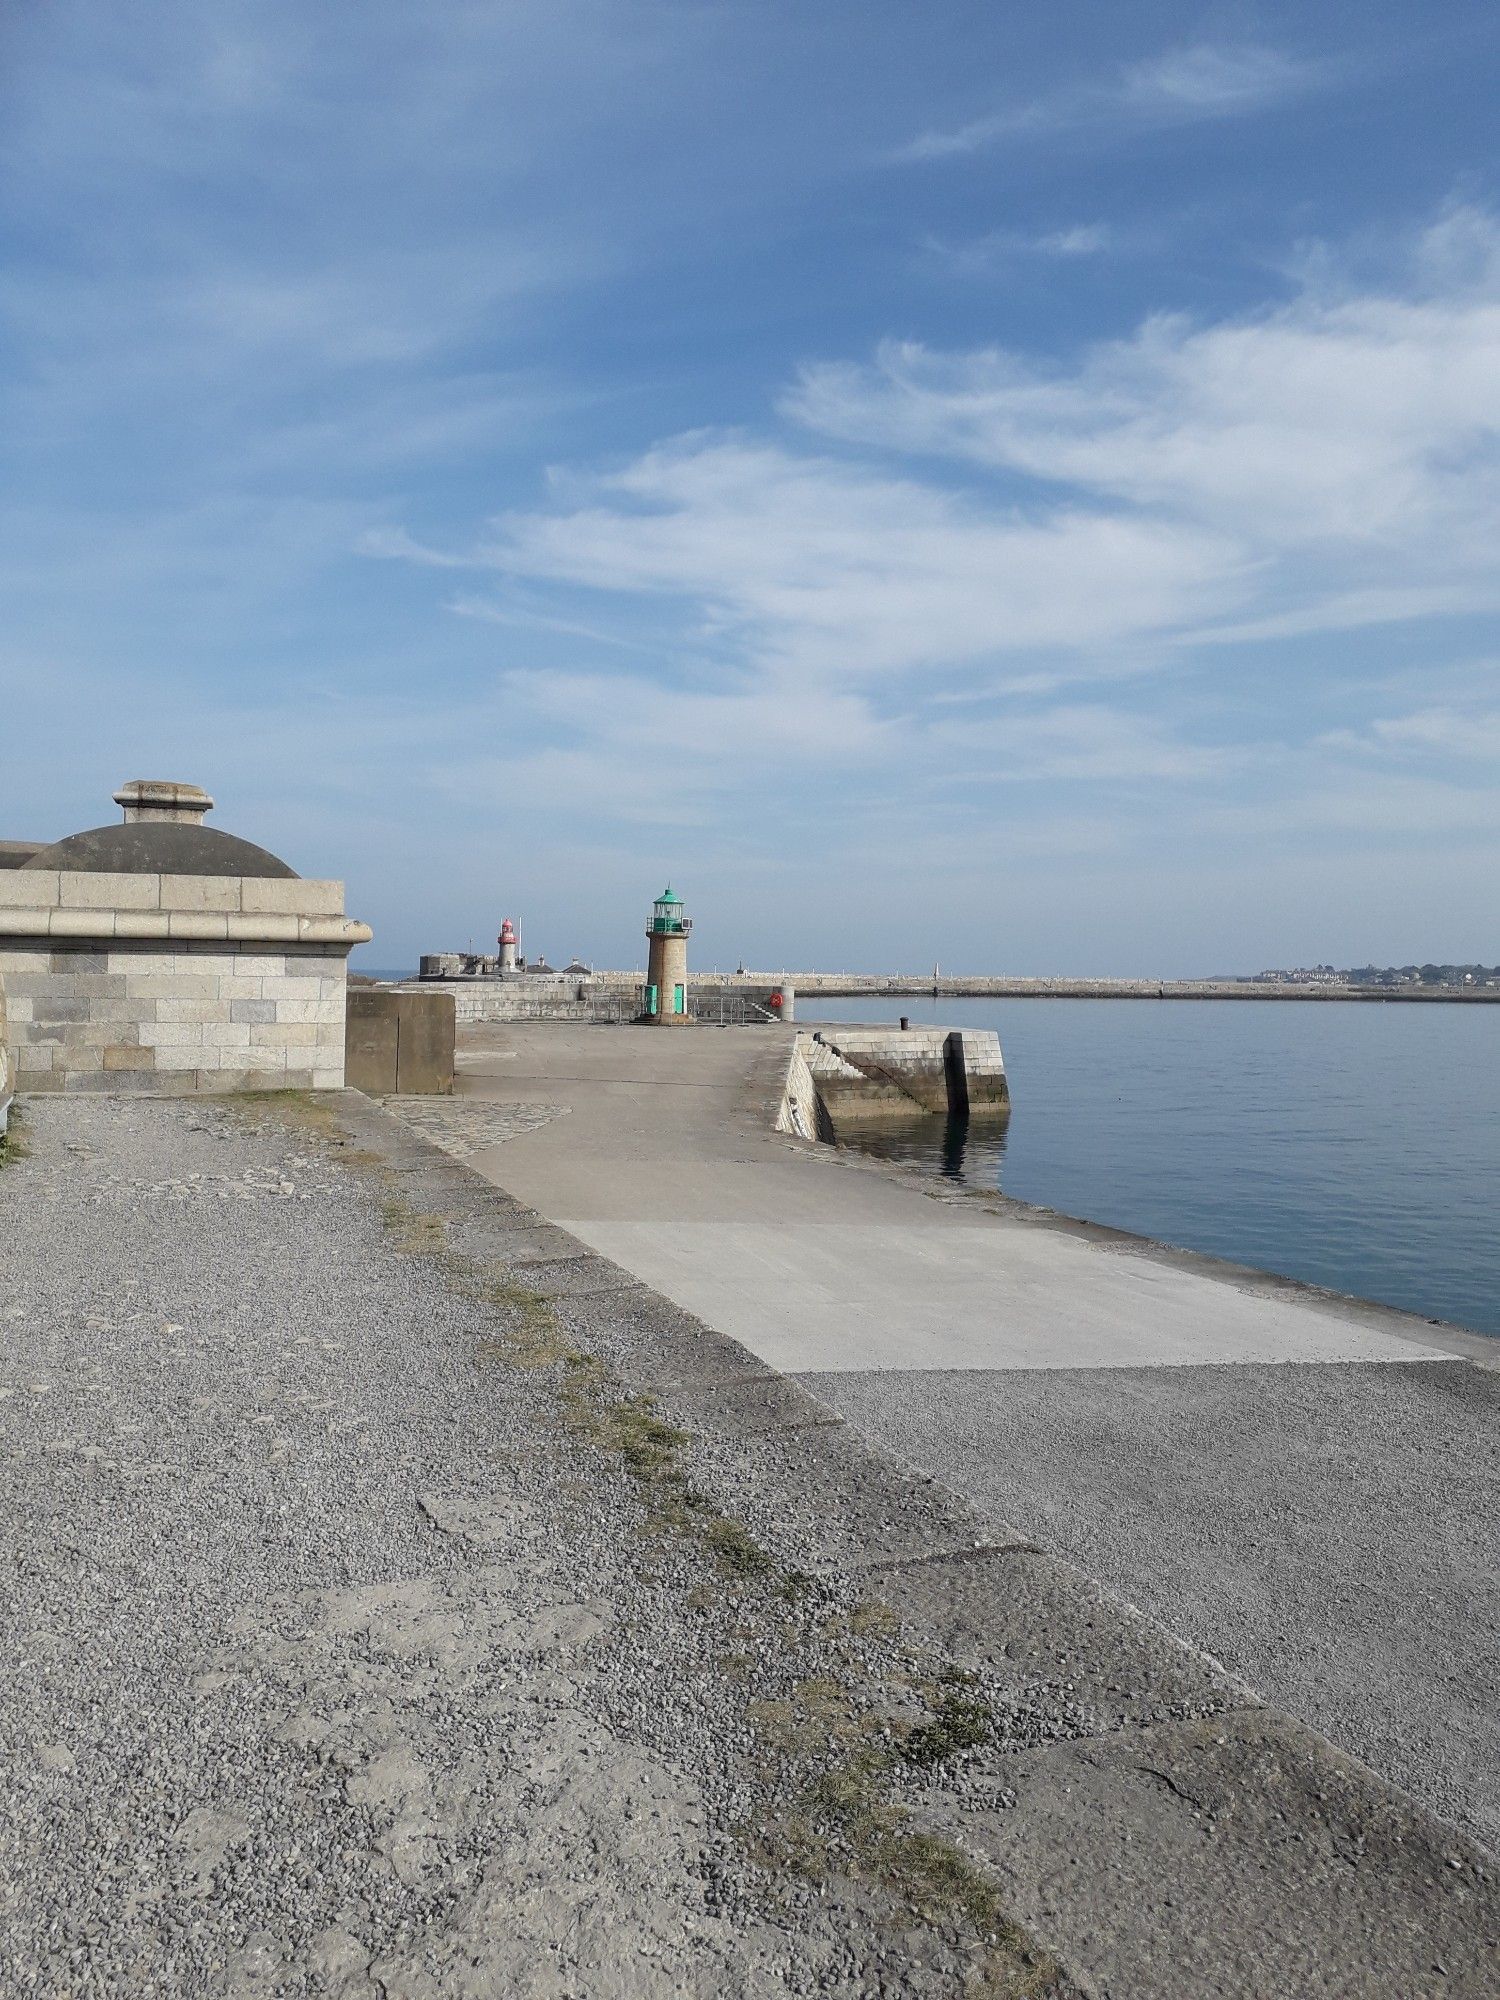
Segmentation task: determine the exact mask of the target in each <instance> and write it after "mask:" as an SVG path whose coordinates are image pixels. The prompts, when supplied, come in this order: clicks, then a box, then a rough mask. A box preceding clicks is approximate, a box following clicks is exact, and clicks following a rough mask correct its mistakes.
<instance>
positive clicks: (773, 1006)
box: [766, 993, 785, 1014]
mask: <svg viewBox="0 0 1500 2000" xmlns="http://www.w3.org/2000/svg"><path fill="white" fill-rule="evenodd" d="M784 1004H785V1003H784V1002H783V1000H782V997H781V995H780V994H779V993H773V994H772V995H771V997H770V999H769V1000H768V1001H767V1002H766V1005H767V1006H768V1007H769V1008H770V1010H771V1012H772V1013H773V1014H779V1013H780V1012H781V1009H782V1007H783V1005H784Z"/></svg>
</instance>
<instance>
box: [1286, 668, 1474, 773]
mask: <svg viewBox="0 0 1500 2000" xmlns="http://www.w3.org/2000/svg"><path fill="white" fill-rule="evenodd" d="M1494 684H1495V685H1496V686H1497V687H1500V667H1497V668H1496V669H1495V682H1494ZM1323 741H1324V742H1325V743H1326V744H1327V745H1328V746H1329V747H1330V748H1332V749H1337V750H1350V751H1354V752H1356V753H1361V754H1366V755H1372V756H1379V757H1419V758H1420V757H1430V758H1435V759H1437V760H1438V761H1439V762H1441V763H1444V764H1470V763H1478V764H1500V709H1495V708H1477V709H1476V708H1467V709H1465V708H1450V707H1434V708H1420V709H1415V710H1413V711H1412V712H1411V713H1410V714H1407V715H1389V716H1377V717H1376V718H1375V719H1374V720H1373V721H1371V722H1369V723H1367V724H1366V725H1365V726H1364V727H1363V728H1360V729H1339V730H1331V731H1330V732H1329V733H1328V735H1326V736H1325V737H1324V739H1323Z"/></svg>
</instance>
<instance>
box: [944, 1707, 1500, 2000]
mask: <svg viewBox="0 0 1500 2000" xmlns="http://www.w3.org/2000/svg"><path fill="white" fill-rule="evenodd" d="M997 1776H998V1779H999V1782H1000V1783H1001V1784H1003V1785H1004V1787H1005V1792H1006V1797H1005V1800H1004V1801H1003V1802H1002V1804H1001V1805H1000V1806H999V1807H997V1808H994V1809H991V1810H989V1811H984V1810H979V1809H976V1802H975V1800H974V1799H973V1797H972V1796H971V1797H969V1798H967V1799H965V1801H964V1804H963V1807H962V1808H960V1807H959V1806H958V1804H957V1801H956V1800H952V1798H951V1795H950V1799H949V1801H948V1802H947V1803H946V1804H943V1805H938V1803H937V1800H938V1796H939V1795H936V1794H935V1795H934V1798H933V1805H932V1806H930V1807H929V1809H928V1810H929V1814H930V1816H931V1820H932V1821H933V1822H935V1823H936V1824H937V1825H938V1826H939V1827H940V1828H942V1830H944V1831H946V1832H949V1833H951V1834H953V1835H954V1836H955V1837H957V1838H959V1839H960V1840H961V1841H962V1842H963V1845H964V1846H965V1847H966V1848H968V1849H969V1850H970V1852H973V1853H977V1854H978V1855H979V1856H980V1857H981V1858H982V1859H984V1860H985V1861H987V1862H988V1863H989V1865H990V1866H991V1867H992V1868H993V1869H994V1870H995V1871H996V1873H997V1874H998V1876H999V1878H1000V1884H1001V1887H1002V1890H1003V1892H1004V1897H1005V1903H1006V1906H1007V1908H1008V1909H1009V1911H1010V1912H1011V1914H1012V1915H1014V1916H1015V1917H1016V1918H1017V1919H1018V1920H1019V1921H1020V1922H1021V1923H1023V1924H1024V1925H1026V1926H1027V1928H1028V1929H1030V1930H1031V1931H1032V1932H1033V1933H1034V1934H1037V1935H1040V1936H1042V1937H1045V1938H1046V1939H1047V1941H1048V1943H1049V1944H1050V1945H1052V1946H1053V1947H1054V1949H1055V1950H1056V1951H1057V1952H1058V1955H1059V1956H1060V1957H1061V1959H1062V1960H1063V1962H1064V1964H1066V1965H1067V1967H1068V1968H1069V1971H1070V1972H1072V1973H1073V1974H1074V1975H1075V1977H1076V1978H1077V1981H1078V1984H1079V1986H1080V1987H1081V1988H1082V1989H1084V1990H1086V1991H1088V1992H1090V1993H1111V1994H1121V1995H1124V1994H1141V1995H1146V1994H1151V1995H1167V1994H1170V1995H1173V1996H1183V2000H1189V1997H1190V1996H1191V2000H1196V1997H1197V1996H1200V1995H1202V1996H1207V1995H1213V1996H1215V2000H1265V1996H1268V1995H1277V1996H1282V1995H1287V1996H1290V1995H1293V1994H1295V1995H1296V1996H1297V1997H1298V2000H1350V1997H1351V1996H1354V1995H1368V1996H1370V2000H1375V1996H1382V2000H1386V1997H1387V1996H1388V2000H1397V1996H1400V2000H1437V1996H1439V1995H1453V1996H1455V2000H1456V1996H1458V1995H1460V1994H1474V1995H1478V1994H1481V1993H1488V1992H1492V1991H1493V1990H1494V1957H1493V1954H1494V1948H1495V1944H1494V1941H1495V1937H1496V1933H1497V1929H1500V1897H1497V1888H1496V1882H1495V1876H1494V1871H1493V1869H1491V1868H1487V1867H1485V1866H1484V1863H1483V1861H1482V1859H1481V1858H1480V1857H1479V1855H1478V1851H1477V1850H1474V1849H1470V1848H1469V1847H1468V1844H1467V1843H1466V1842H1465V1841H1464V1840H1463V1838H1462V1836H1461V1835H1458V1834H1456V1833H1454V1832H1453V1831H1452V1830H1451V1829H1450V1828H1447V1827H1445V1826H1443V1825H1442V1824H1441V1823H1440V1822H1438V1821H1436V1820H1433V1819H1431V1818H1429V1817H1428V1816H1427V1815H1426V1814H1424V1813H1421V1812H1420V1811H1419V1810H1418V1809H1416V1808H1414V1807H1413V1806H1412V1804H1411V1802H1410V1800H1408V1799H1406V1798H1405V1797H1404V1796H1403V1795H1402V1794H1401V1793H1399V1792H1396V1791H1394V1790H1393V1789H1392V1788H1391V1787H1389V1786H1387V1785H1385V1784H1384V1783H1382V1781H1381V1780H1380V1779H1378V1778H1376V1777H1375V1776H1374V1775H1373V1774H1372V1773H1371V1772H1369V1771H1367V1770H1366V1769H1365V1768H1364V1767H1363V1766H1362V1765H1359V1764H1356V1763H1355V1762H1354V1760H1353V1759H1352V1758H1350V1757H1346V1756H1344V1755H1343V1754H1342V1753H1341V1752H1340V1751H1337V1750H1335V1749H1334V1748H1333V1747H1332V1746H1331V1745H1330V1744H1328V1743H1326V1742H1325V1741H1323V1739H1322V1738H1320V1737H1317V1736H1315V1735H1314V1734H1313V1732H1312V1731H1311V1730H1309V1729H1306V1728H1304V1727H1303V1726H1302V1725H1301V1724H1299V1723H1296V1722H1293V1721H1291V1720H1289V1719H1288V1718H1286V1717H1283V1716H1278V1715H1275V1714H1274V1713H1271V1712H1269V1711H1265V1710H1251V1711H1248V1712H1239V1713H1236V1714H1233V1715H1227V1716H1219V1717H1215V1718H1213V1719H1212V1720H1210V1721H1201V1722H1179V1723H1164V1724H1161V1725H1158V1726H1156V1727H1154V1728H1150V1729H1127V1730H1125V1731H1122V1732H1120V1733H1119V1734H1118V1735H1116V1736H1112V1737H1108V1738H1104V1739H1100V1740H1094V1741H1089V1742H1081V1743H1068V1744H1060V1745H1056V1746H1053V1747H1052V1748H1038V1749H1034V1750H1030V1751H1026V1752H1023V1753H1022V1754H1020V1755H1018V1756H1015V1757H1013V1758H1008V1759H1006V1760H1005V1761H1004V1762H1003V1764H1001V1766H1000V1767H999V1770H998V1773H997ZM1486 1966H1488V1967H1489V1971H1486V1970H1485V1967H1486ZM1439 1967H1440V1968H1441V1971H1439V1970H1437V1968H1439Z"/></svg>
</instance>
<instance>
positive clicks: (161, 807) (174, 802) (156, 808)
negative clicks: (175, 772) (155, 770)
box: [114, 778, 214, 826]
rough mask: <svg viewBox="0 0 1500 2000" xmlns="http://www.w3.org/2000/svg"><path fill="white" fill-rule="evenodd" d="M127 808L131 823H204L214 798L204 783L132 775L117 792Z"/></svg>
mask: <svg viewBox="0 0 1500 2000" xmlns="http://www.w3.org/2000/svg"><path fill="white" fill-rule="evenodd" d="M114 799H115V804H116V805H117V806H120V807H122V808H123V809H124V813H125V819H126V823H127V825H128V824H129V823H130V822H131V821H134V820H143V819H151V820H162V819H165V820H175V821H177V822H178V824H179V825H184V826H201V825H202V824H203V815H204V814H205V813H209V812H212V811H213V805H214V802H213V800H212V799H211V798H210V797H209V795H208V793H207V792H205V791H204V790H203V788H202V786H201V785H180V784H178V783H177V782H176V781H175V780H174V779H171V778H132V779H131V781H130V783H129V784H128V785H121V787H120V789H119V790H118V791H117V792H116V793H115V795H114Z"/></svg>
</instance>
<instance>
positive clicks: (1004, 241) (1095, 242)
mask: <svg viewBox="0 0 1500 2000" xmlns="http://www.w3.org/2000/svg"><path fill="white" fill-rule="evenodd" d="M1118 244H1119V235H1118V232H1117V231H1115V230H1113V229H1111V228H1110V227H1109V226H1108V224H1106V223H1103V222H1077V223H1073V224H1071V225H1070V226H1069V227H1068V228H1066V229H1045V230H1041V231H1028V230H1024V229H991V230H987V231H986V232H985V234H984V235H982V236H971V237H968V238H966V239H964V240H962V241H958V242H950V241H945V240H943V239H942V238H940V237H929V238H928V239H927V242H926V245H925V248H926V249H927V251H928V252H929V253H930V254H931V255H932V256H934V257H937V258H940V259H941V260H942V261H943V263H944V264H946V265H947V266H949V267H950V268H951V269H953V270H955V271H960V272H963V271H969V272H988V271H992V270H993V269H994V267H995V266H996V265H997V264H1000V263H1004V262H1007V261H1009V260H1011V259H1014V258H1018V257H1044V258H1051V259H1061V260H1063V261H1067V260H1070V259H1072V258H1082V257H1099V256H1102V255H1103V254H1104V253H1105V252H1106V251H1108V250H1112V249H1115V248H1116V247H1117V246H1118Z"/></svg>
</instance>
